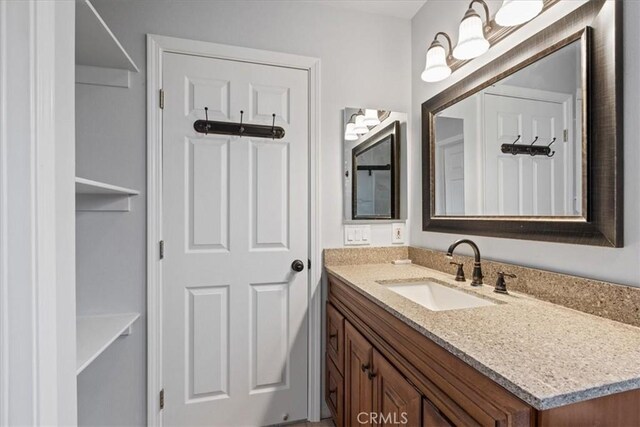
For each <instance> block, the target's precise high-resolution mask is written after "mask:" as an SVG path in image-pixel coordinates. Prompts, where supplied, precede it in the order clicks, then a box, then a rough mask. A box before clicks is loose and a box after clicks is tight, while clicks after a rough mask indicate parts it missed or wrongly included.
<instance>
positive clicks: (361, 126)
mask: <svg viewBox="0 0 640 427" xmlns="http://www.w3.org/2000/svg"><path fill="white" fill-rule="evenodd" d="M353 131H354V132H355V133H356V134H358V135H364V134H365V133H367V132H369V128H368V127H367V125H366V124H365V123H364V115H363V114H362V115H360V114H359V115H357V116H356V123H355V126H354V127H353Z"/></svg>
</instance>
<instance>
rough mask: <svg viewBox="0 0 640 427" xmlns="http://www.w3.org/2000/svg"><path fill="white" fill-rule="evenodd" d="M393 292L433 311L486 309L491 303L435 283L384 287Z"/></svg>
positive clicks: (400, 284) (397, 284)
mask: <svg viewBox="0 0 640 427" xmlns="http://www.w3.org/2000/svg"><path fill="white" fill-rule="evenodd" d="M386 286H387V287H388V288H389V289H390V290H392V291H393V292H395V293H397V294H399V295H402V296H403V297H405V298H408V299H410V300H411V301H413V302H416V303H418V304H420V305H421V306H423V307H426V308H428V309H429V310H433V311H444V310H459V309H462V308H474V307H486V306H489V305H495V304H494V303H493V302H491V301H489V300H486V299H483V298H478V297H476V296H473V295H471V294H468V293H466V292H462V291H458V290H456V289H453V288H450V287H448V286H444V285H440V284H438V283H435V282H429V281H425V282H408V283H394V284H391V285H386Z"/></svg>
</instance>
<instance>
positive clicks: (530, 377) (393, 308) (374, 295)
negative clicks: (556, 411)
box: [326, 264, 640, 410]
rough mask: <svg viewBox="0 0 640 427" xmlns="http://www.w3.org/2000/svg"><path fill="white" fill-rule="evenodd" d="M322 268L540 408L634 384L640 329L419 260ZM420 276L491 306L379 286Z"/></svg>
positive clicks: (638, 381) (638, 379) (639, 367)
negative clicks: (437, 302)
mask: <svg viewBox="0 0 640 427" xmlns="http://www.w3.org/2000/svg"><path fill="white" fill-rule="evenodd" d="M326 269H327V271H328V272H330V273H331V274H333V275H335V276H337V277H338V278H340V279H342V280H343V281H344V282H346V283H347V284H349V285H351V286H352V287H353V288H354V289H356V290H357V291H358V292H360V293H361V294H362V295H364V296H365V297H366V298H368V299H369V300H371V301H372V302H374V303H375V304H377V305H379V306H380V307H381V308H383V309H384V310H386V311H388V312H390V313H391V314H393V315H394V316H396V317H397V318H398V319H400V320H402V321H403V322H405V323H406V324H408V325H409V326H411V327H413V328H414V329H416V330H418V331H420V332H421V333H422V334H424V335H425V336H427V337H428V338H430V339H431V340H433V341H434V342H436V343H437V344H438V345H440V346H442V347H443V348H445V349H446V350H448V351H449V352H450V353H452V354H454V355H456V356H457V357H459V358H460V359H462V360H463V361H465V362H466V363H468V364H469V365H471V366H473V367H474V368H476V369H477V370H478V371H480V372H482V373H483V374H485V375H486V376H488V377H489V378H491V379H492V380H494V381H495V382H497V383H498V384H500V385H502V386H503V387H504V388H506V389H507V390H509V391H511V392H512V393H513V394H515V395H516V396H518V397H519V398H521V399H522V400H524V401H525V402H527V403H529V404H530V405H532V406H534V407H535V408H537V409H539V410H544V409H550V408H555V407H558V406H563V405H567V404H570V403H575V402H580V401H583V400H587V399H592V398H596V397H601V396H605V395H609V394H613V393H617V392H622V391H627V390H631V389H636V388H640V328H637V327H634V326H630V325H626V324H623V323H619V322H615V321H612V320H608V319H603V318H600V317H597V316H593V315H590V314H586V313H582V312H579V311H575V310H572V309H569V308H565V307H562V306H559V305H555V304H551V303H548V302H544V301H540V300H537V299H535V298H532V297H529V296H527V295H524V294H520V293H515V292H511V293H510V294H509V295H501V294H497V293H495V292H493V286H489V285H486V284H485V285H484V286H482V287H481V288H472V287H471V286H469V281H467V282H466V283H462V282H456V281H454V280H453V277H452V276H451V275H449V274H445V273H442V272H439V271H436V270H431V269H428V268H425V267H421V266H417V265H392V264H362V265H333V266H326ZM426 278H432V279H436V280H437V281H439V282H441V283H443V284H446V285H448V286H451V287H454V288H457V289H461V290H463V291H465V292H470V293H472V294H475V295H478V296H481V297H483V298H488V299H491V300H492V301H494V302H496V304H495V305H492V306H485V307H477V308H469V309H460V310H449V311H432V310H429V309H427V308H425V307H423V306H421V305H419V304H417V303H415V302H413V301H411V300H409V299H406V298H404V297H402V296H400V295H398V294H396V293H395V292H393V291H391V290H390V289H388V287H387V286H385V283H387V284H388V283H392V282H394V281H407V280H417V279H426Z"/></svg>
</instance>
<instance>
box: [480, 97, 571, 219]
mask: <svg viewBox="0 0 640 427" xmlns="http://www.w3.org/2000/svg"><path fill="white" fill-rule="evenodd" d="M484 102H485V123H484V129H485V131H484V132H485V138H484V140H485V145H486V146H485V159H486V167H485V189H486V191H485V209H484V214H485V215H528V216H532V215H533V216H555V215H560V216H572V215H576V214H577V212H575V210H574V209H573V207H574V198H575V197H576V195H575V188H574V187H575V186H574V172H573V171H574V170H575V168H576V167H575V165H574V164H573V158H572V153H573V147H572V146H571V142H569V141H563V133H564V130H565V129H568V128H569V127H570V124H569V123H567V122H566V120H567V117H566V115H567V114H568V112H567V111H565V110H566V108H565V106H564V105H563V104H562V103H559V102H551V101H542V100H535V99H525V98H518V97H512V96H504V95H495V94H485V95H484ZM513 111H518V112H519V113H517V114H514V113H512V112H513ZM518 135H520V139H519V141H518V144H531V143H533V142H534V141H535V145H548V144H550V142H551V141H552V140H553V138H556V140H555V142H554V144H553V146H552V149H553V151H555V152H556V153H555V155H554V156H553V157H546V156H535V157H533V156H529V155H518V156H514V155H512V154H504V153H502V152H501V151H500V146H501V145H502V144H505V143H508V144H510V143H513V142H514V141H515V140H516V139H517V138H518ZM536 138H537V140H536ZM491 189H496V191H490V190H491Z"/></svg>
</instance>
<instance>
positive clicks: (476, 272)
mask: <svg viewBox="0 0 640 427" xmlns="http://www.w3.org/2000/svg"><path fill="white" fill-rule="evenodd" d="M462 243H466V244H468V245H469V246H471V249H473V255H474V263H473V277H472V280H471V286H482V279H483V277H484V276H483V274H482V261H481V257H480V249H479V248H478V245H476V243H475V242H474V241H473V240H469V239H460V240H456V241H455V242H453V243H452V244H451V246H449V249H447V257H449V258H451V257H452V256H453V251H454V250H455V249H456V248H457V247H458V245H460V244H462Z"/></svg>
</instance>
